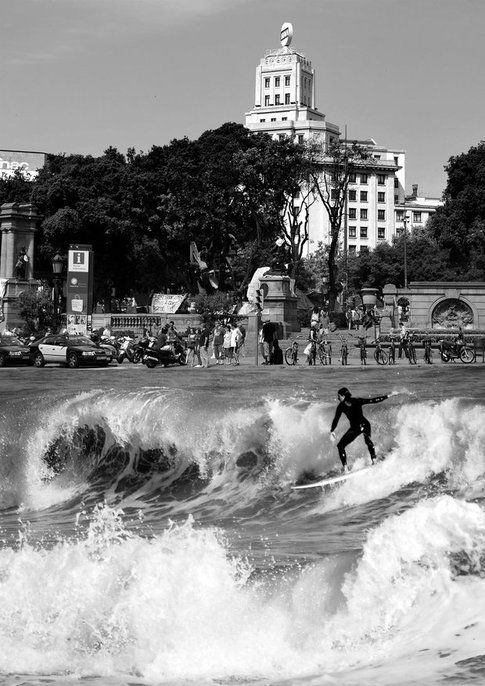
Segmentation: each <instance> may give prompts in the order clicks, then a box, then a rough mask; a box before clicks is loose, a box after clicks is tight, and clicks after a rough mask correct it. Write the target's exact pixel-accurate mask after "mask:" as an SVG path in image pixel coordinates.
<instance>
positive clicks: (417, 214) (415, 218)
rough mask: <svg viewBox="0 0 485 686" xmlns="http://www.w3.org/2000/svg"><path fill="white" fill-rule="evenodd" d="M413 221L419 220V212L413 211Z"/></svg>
mask: <svg viewBox="0 0 485 686" xmlns="http://www.w3.org/2000/svg"><path fill="white" fill-rule="evenodd" d="M413 222H418V223H420V222H421V212H413Z"/></svg>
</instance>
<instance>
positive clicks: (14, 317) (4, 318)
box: [0, 279, 41, 332]
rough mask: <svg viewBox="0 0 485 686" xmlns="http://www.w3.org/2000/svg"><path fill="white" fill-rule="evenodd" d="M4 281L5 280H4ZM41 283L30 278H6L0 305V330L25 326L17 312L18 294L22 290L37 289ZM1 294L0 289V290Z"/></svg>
mask: <svg viewBox="0 0 485 686" xmlns="http://www.w3.org/2000/svg"><path fill="white" fill-rule="evenodd" d="M4 283H5V282H4ZM40 285H41V282H40V281H36V280H35V279H31V280H30V281H26V280H24V279H8V280H7V282H6V284H5V293H4V296H3V299H2V301H1V306H0V332H1V331H4V330H5V329H6V328H9V329H10V330H11V329H14V328H15V327H19V328H22V327H24V326H25V321H24V320H23V319H22V318H21V317H20V313H19V309H20V308H19V295H20V294H21V293H22V291H25V290H28V289H33V290H37V289H38V288H39V286H40ZM0 294H1V291H0Z"/></svg>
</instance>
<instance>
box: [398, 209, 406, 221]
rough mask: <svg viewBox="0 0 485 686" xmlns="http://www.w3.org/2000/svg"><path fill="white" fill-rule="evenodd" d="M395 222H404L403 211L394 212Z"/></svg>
mask: <svg viewBox="0 0 485 686" xmlns="http://www.w3.org/2000/svg"><path fill="white" fill-rule="evenodd" d="M396 221H398V222H403V221H404V210H396Z"/></svg>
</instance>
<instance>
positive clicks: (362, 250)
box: [360, 245, 369, 253]
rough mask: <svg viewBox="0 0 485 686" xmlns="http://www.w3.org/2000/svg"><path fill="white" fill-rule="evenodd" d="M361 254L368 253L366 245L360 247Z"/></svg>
mask: <svg viewBox="0 0 485 686" xmlns="http://www.w3.org/2000/svg"><path fill="white" fill-rule="evenodd" d="M360 252H361V253H365V252H369V246H368V245H362V246H361V248H360Z"/></svg>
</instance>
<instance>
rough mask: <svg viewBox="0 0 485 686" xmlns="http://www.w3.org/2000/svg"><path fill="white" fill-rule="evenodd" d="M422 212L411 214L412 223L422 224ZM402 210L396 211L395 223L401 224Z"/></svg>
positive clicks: (402, 218) (402, 219)
mask: <svg viewBox="0 0 485 686" xmlns="http://www.w3.org/2000/svg"><path fill="white" fill-rule="evenodd" d="M422 215H423V213H422V212H413V222H416V223H417V224H420V223H421V222H422ZM404 216H405V215H404V210H397V211H396V221H398V222H403V221H404Z"/></svg>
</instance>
